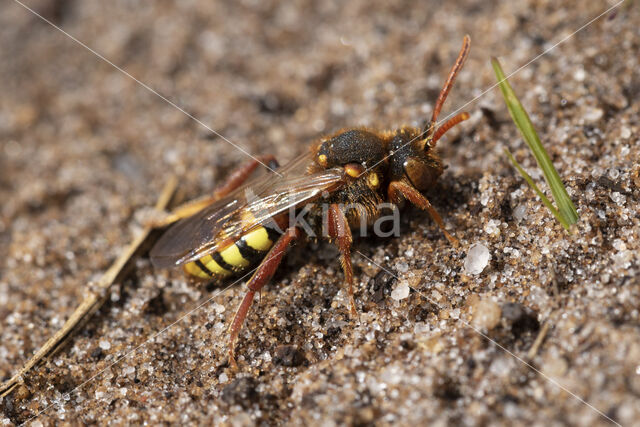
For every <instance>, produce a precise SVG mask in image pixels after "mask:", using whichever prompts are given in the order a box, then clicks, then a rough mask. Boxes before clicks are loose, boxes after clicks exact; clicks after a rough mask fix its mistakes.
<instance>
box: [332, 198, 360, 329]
mask: <svg viewBox="0 0 640 427" xmlns="http://www.w3.org/2000/svg"><path fill="white" fill-rule="evenodd" d="M328 226H329V227H328V232H329V237H330V238H331V239H333V240H334V241H335V242H336V243H337V245H338V249H339V250H340V263H341V264H342V270H343V271H344V279H345V281H346V282H347V284H348V285H349V303H350V305H351V315H352V316H353V317H357V316H358V310H356V302H355V300H354V298H353V267H352V265H351V243H352V242H353V238H352V237H351V229H350V228H349V223H348V222H347V217H346V216H345V215H344V212H342V210H341V209H340V207H339V206H338V205H336V204H332V205H331V206H329V221H328Z"/></svg>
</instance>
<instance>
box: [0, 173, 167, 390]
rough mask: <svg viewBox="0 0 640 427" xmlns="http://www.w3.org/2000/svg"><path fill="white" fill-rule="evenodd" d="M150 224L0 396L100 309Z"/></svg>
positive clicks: (160, 205) (163, 203) (162, 203)
mask: <svg viewBox="0 0 640 427" xmlns="http://www.w3.org/2000/svg"><path fill="white" fill-rule="evenodd" d="M176 185H177V180H176V178H175V177H173V176H172V177H171V178H170V179H169V180H168V181H167V183H166V184H165V186H164V189H163V190H162V193H161V194H160V198H159V199H158V202H157V203H156V206H155V208H156V209H157V210H159V211H163V210H165V209H166V208H167V205H168V204H169V202H170V201H171V198H172V197H173V194H174V192H175V189H176ZM152 231H153V227H151V226H147V227H145V228H144V230H143V231H142V233H140V234H139V235H138V236H137V237H136V238H135V239H134V240H133V241H132V242H131V243H130V244H129V246H127V248H126V249H125V250H124V251H123V252H122V254H121V255H120V256H119V257H118V258H117V259H116V260H115V262H114V263H113V264H112V265H111V267H109V269H108V270H107V271H106V272H105V273H104V274H103V275H102V277H101V278H100V280H99V281H98V283H96V284H95V285H94V286H92V287H91V288H90V292H89V295H88V296H87V297H86V298H85V299H84V301H82V303H81V304H80V305H79V306H78V308H76V310H75V311H74V312H73V314H71V316H70V317H69V319H68V320H67V321H66V322H65V324H64V325H63V326H62V328H61V329H60V330H58V332H56V333H55V334H54V335H53V336H52V337H51V338H49V339H48V340H47V342H46V343H44V345H43V346H42V347H40V349H39V350H38V351H37V352H36V353H35V354H34V355H33V356H32V357H31V359H29V361H28V362H27V363H25V364H24V366H23V367H22V368H21V369H20V370H19V371H18V373H17V374H16V375H14V376H13V377H12V378H11V379H9V380H8V381H7V382H5V383H4V384H2V386H0V397H4V396H6V395H7V394H9V393H10V392H11V391H12V390H13V389H14V388H15V387H16V386H17V385H18V384H20V383H21V382H22V377H23V375H25V374H26V373H27V372H29V371H30V370H31V369H32V368H33V367H34V366H36V365H37V364H38V363H40V362H41V361H42V360H43V359H44V358H46V357H48V356H51V355H52V354H53V353H54V352H55V351H56V350H57V349H58V348H60V346H61V344H63V343H64V342H65V341H66V339H68V338H69V336H70V335H71V333H72V332H73V331H74V329H76V327H77V326H78V325H79V324H80V323H81V322H82V321H83V320H86V319H87V318H88V317H89V316H90V315H91V314H92V313H94V312H95V311H96V310H98V309H99V308H100V306H101V305H102V304H103V303H104V301H105V300H106V299H107V296H108V295H109V293H108V291H109V288H110V287H111V286H112V285H113V284H114V283H115V282H116V281H118V280H122V278H123V275H124V273H125V272H126V271H127V267H128V266H129V265H130V263H131V261H132V260H133V259H134V258H135V256H136V255H137V254H138V252H139V250H140V248H142V247H144V246H145V243H146V242H147V239H148V238H149V236H150V235H151V232H152Z"/></svg>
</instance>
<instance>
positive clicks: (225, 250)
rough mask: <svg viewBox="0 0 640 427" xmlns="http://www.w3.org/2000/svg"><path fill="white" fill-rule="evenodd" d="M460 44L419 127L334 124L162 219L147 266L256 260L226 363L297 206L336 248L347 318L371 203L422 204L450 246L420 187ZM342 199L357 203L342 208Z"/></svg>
mask: <svg viewBox="0 0 640 427" xmlns="http://www.w3.org/2000/svg"><path fill="white" fill-rule="evenodd" d="M469 46H470V40H469V37H468V36H465V37H464V41H463V45H462V49H461V50H460V53H459V55H458V58H457V60H456V62H455V64H454V66H453V68H452V69H451V71H450V72H449V75H448V78H447V80H446V82H445V84H444V86H443V88H442V90H441V92H440V95H439V96H438V99H437V101H436V104H435V106H434V109H433V114H432V116H431V120H430V121H429V122H428V124H427V125H426V126H425V128H424V129H419V128H413V127H403V128H400V129H397V130H390V131H382V132H378V131H374V130H371V129H366V128H353V129H347V130H342V131H339V132H337V133H335V134H333V135H330V136H326V137H323V138H320V139H319V140H318V141H316V142H315V143H314V144H312V145H311V148H310V150H309V151H308V152H307V153H305V154H303V155H302V156H300V157H298V158H297V159H295V160H293V161H292V162H290V163H288V164H287V165H284V166H283V167H280V168H277V169H276V170H277V174H271V175H268V176H266V177H264V176H263V177H259V178H253V179H250V178H251V176H252V175H253V174H254V171H255V170H256V169H257V168H258V166H259V164H260V163H264V162H266V163H269V164H271V165H272V166H274V167H277V163H276V162H275V159H274V158H273V157H271V156H265V157H261V158H256V159H254V161H252V162H251V163H248V164H246V165H245V166H243V167H240V168H239V169H237V170H235V171H234V172H233V173H232V174H231V175H230V176H229V177H228V179H227V182H226V183H225V184H224V185H223V186H222V187H221V188H219V189H218V190H217V191H216V192H215V193H214V194H213V195H212V196H210V197H206V198H203V199H199V200H196V201H194V202H193V203H190V204H187V205H185V206H183V208H181V209H178V211H177V212H174V214H173V217H172V218H170V219H168V220H167V221H168V222H171V221H174V220H178V221H177V222H176V223H175V224H173V225H172V226H171V227H170V228H169V229H168V230H167V231H166V232H165V234H164V235H162V236H161V238H160V239H159V240H158V242H157V243H156V244H155V246H154V247H153V248H152V250H151V253H150V255H151V260H152V263H153V264H154V265H155V266H156V267H159V268H167V267H176V266H183V269H184V271H185V272H186V273H187V274H189V275H191V276H195V277H196V278H199V279H203V280H219V279H224V278H227V277H230V276H233V275H239V274H241V273H243V272H246V271H248V270H249V269H250V268H252V267H255V266H256V265H257V266H258V267H257V268H256V269H255V271H254V272H253V274H252V275H251V278H250V279H249V281H248V282H247V288H248V289H247V292H246V294H245V296H244V299H243V300H242V302H241V304H240V306H239V307H238V309H237V312H236V314H235V317H234V319H233V322H232V323H231V325H230V328H229V361H230V363H231V365H232V366H233V367H236V363H235V357H234V347H235V343H236V340H237V338H238V334H239V332H240V329H241V327H242V324H243V322H244V319H245V318H246V316H247V312H248V311H249V308H250V307H251V304H252V301H253V299H254V296H255V294H256V292H259V291H260V289H262V287H263V286H264V285H265V284H266V283H267V282H268V281H269V280H270V279H271V277H272V276H273V274H274V272H275V271H276V269H277V267H278V265H279V264H280V262H281V261H282V258H283V256H284V254H285V252H286V250H287V249H288V248H289V247H290V246H291V245H292V244H293V243H294V242H296V241H297V240H300V239H302V238H304V237H305V236H307V235H309V234H310V233H309V230H308V228H305V229H303V227H300V226H299V224H297V223H296V221H291V219H292V218H294V217H297V216H298V213H299V212H300V211H302V210H306V212H305V213H306V218H307V220H308V224H310V226H311V230H312V231H314V232H315V235H316V236H323V237H325V238H327V239H328V240H329V241H330V242H332V243H334V244H335V245H336V246H337V247H338V249H339V251H340V260H341V264H342V267H343V271H344V278H345V279H344V280H345V282H346V285H347V287H348V292H349V299H350V308H351V313H352V314H354V315H355V314H356V307H355V302H354V299H353V270H352V266H351V255H350V250H351V243H352V234H351V229H352V228H355V227H357V226H358V225H361V221H363V220H365V221H367V223H370V222H371V221H372V220H374V219H375V218H377V217H379V216H380V209H379V208H378V207H379V206H380V205H381V204H384V203H385V202H387V204H388V203H392V204H393V205H402V204H404V203H405V202H409V203H411V204H413V205H415V206H417V207H418V208H420V209H424V210H426V211H427V212H429V214H430V215H431V217H432V218H433V220H434V221H435V222H436V224H438V226H439V227H440V229H441V230H442V231H443V233H444V234H445V236H446V237H447V239H449V241H450V242H452V243H454V244H455V243H456V240H455V239H454V238H453V237H452V236H451V235H449V234H448V233H447V232H446V231H445V230H444V224H443V222H442V219H441V218H440V215H439V214H438V213H437V212H436V210H435V209H434V208H433V207H432V206H431V204H430V203H429V200H427V198H426V197H425V196H424V194H423V192H424V191H425V190H427V189H429V188H431V187H432V186H433V185H434V184H435V182H436V180H437V178H438V177H439V176H440V175H441V174H442V172H443V170H444V167H443V165H442V161H441V160H440V157H439V156H438V154H437V152H436V149H435V148H436V143H437V142H438V140H439V139H440V138H441V137H442V135H444V134H445V132H447V131H448V130H449V129H450V128H452V127H453V126H455V125H456V124H458V123H460V122H462V121H463V120H466V119H467V118H468V117H469V115H468V114H467V113H461V114H458V115H456V116H454V117H453V118H451V119H450V120H448V121H446V122H445V123H443V124H442V125H440V126H437V119H438V115H439V113H440V110H441V109H442V105H443V104H444V101H445V100H446V98H447V95H448V93H449V91H450V90H451V88H452V86H453V82H454V80H455V78H456V76H457V74H458V72H459V71H460V69H461V68H462V66H463V64H464V61H465V59H466V58H467V55H468V53H469ZM345 205H349V206H351V207H353V206H356V207H357V209H349V210H348V211H345V209H344V206H345ZM363 215H366V217H367V218H366V219H363Z"/></svg>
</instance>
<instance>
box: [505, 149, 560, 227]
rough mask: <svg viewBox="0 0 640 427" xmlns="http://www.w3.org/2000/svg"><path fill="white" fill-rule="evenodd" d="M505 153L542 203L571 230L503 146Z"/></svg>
mask: <svg viewBox="0 0 640 427" xmlns="http://www.w3.org/2000/svg"><path fill="white" fill-rule="evenodd" d="M504 152H505V154H506V155H507V156H508V157H509V160H511V163H513V166H515V168H516V169H518V172H520V175H522V177H523V178H524V179H525V181H527V183H529V186H531V188H532V189H533V191H535V192H536V194H537V195H538V197H540V199H541V200H542V203H544V205H545V206H546V207H547V208H548V209H549V210H550V211H551V213H552V214H553V216H555V217H556V219H557V220H558V221H560V224H562V226H563V227H564V228H565V229H566V230H567V231H569V232H570V231H571V229H570V227H571V224H569V223H568V222H567V220H566V219H565V218H564V217H563V216H562V214H560V212H558V209H556V207H555V206H553V204H552V203H551V200H549V199H548V198H547V196H545V195H544V193H543V192H542V191H540V189H539V188H538V186H537V185H536V183H535V182H533V179H532V178H531V176H530V175H529V174H528V173H527V171H525V170H524V169H523V168H522V166H520V164H519V163H518V162H517V161H516V159H515V158H514V157H513V156H512V155H511V153H510V152H509V150H507V149H506V148H505V150H504Z"/></svg>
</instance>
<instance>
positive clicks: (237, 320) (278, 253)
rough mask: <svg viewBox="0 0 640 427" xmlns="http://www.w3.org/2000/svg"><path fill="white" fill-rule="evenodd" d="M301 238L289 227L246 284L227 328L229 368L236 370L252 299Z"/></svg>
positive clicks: (298, 233) (298, 231) (294, 229)
mask: <svg viewBox="0 0 640 427" xmlns="http://www.w3.org/2000/svg"><path fill="white" fill-rule="evenodd" d="M300 236H301V232H300V230H299V229H298V228H296V227H291V228H289V229H287V231H286V232H285V233H284V234H283V235H282V236H280V238H279V239H278V241H277V242H276V243H275V244H274V245H273V247H272V248H271V250H269V253H268V254H267V256H266V257H265V258H264V260H262V262H261V263H260V266H259V267H258V268H257V269H256V271H255V273H253V276H251V279H249V282H247V287H248V288H249V290H248V291H247V293H246V294H245V296H244V298H243V300H242V302H241V303H240V306H238V310H237V311H236V315H235V316H234V318H233V322H232V323H231V326H230V327H229V363H230V364H231V367H232V368H233V369H235V370H237V369H238V365H237V364H236V357H235V345H236V341H237V340H238V335H239V334H240V330H241V329H242V324H243V323H244V319H245V318H246V317H247V313H248V312H249V308H250V307H251V303H252V302H253V297H254V296H255V294H256V292H260V289H262V287H263V286H264V285H266V284H267V282H268V281H269V280H270V279H271V277H272V276H273V274H274V273H275V272H276V269H277V268H278V265H280V262H281V261H282V257H283V256H284V253H285V252H286V251H287V248H288V247H289V245H290V244H291V243H293V242H294V241H295V240H296V239H298V238H299V237H300Z"/></svg>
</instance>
